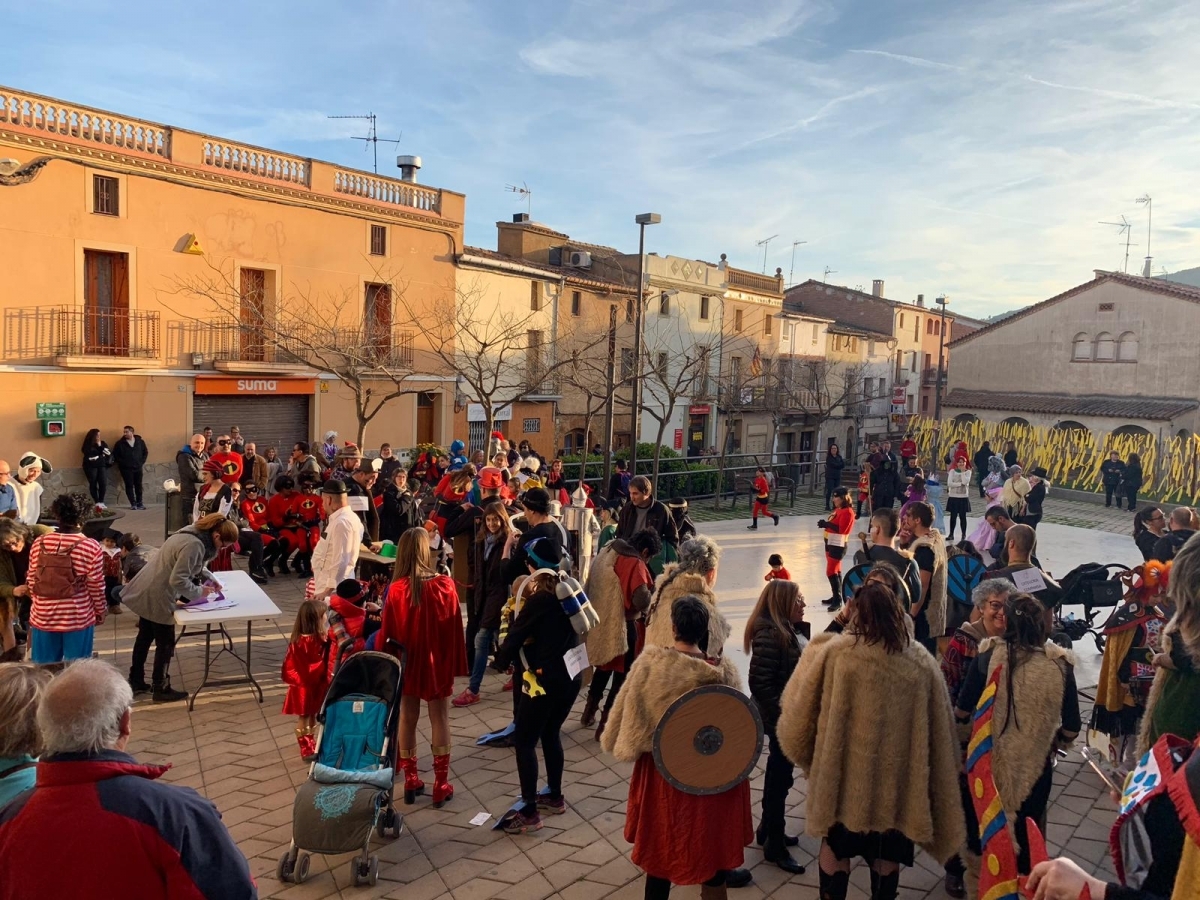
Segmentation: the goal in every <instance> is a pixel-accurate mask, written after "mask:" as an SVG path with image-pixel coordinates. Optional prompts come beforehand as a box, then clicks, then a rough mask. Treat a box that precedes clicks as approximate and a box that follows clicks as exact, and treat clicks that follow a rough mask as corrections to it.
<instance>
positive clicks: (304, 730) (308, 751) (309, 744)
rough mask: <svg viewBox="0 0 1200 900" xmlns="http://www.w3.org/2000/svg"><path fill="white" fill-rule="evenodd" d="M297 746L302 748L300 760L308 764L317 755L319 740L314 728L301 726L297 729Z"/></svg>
mask: <svg viewBox="0 0 1200 900" xmlns="http://www.w3.org/2000/svg"><path fill="white" fill-rule="evenodd" d="M296 744H297V745H298V746H299V747H300V758H301V759H302V760H304V761H305V762H308V761H309V760H310V759H312V758H313V757H314V756H316V755H317V739H316V737H315V736H314V735H313V730H312V728H310V727H308V726H306V725H301V726H300V727H299V728H297V729H296Z"/></svg>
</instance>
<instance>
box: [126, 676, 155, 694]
mask: <svg viewBox="0 0 1200 900" xmlns="http://www.w3.org/2000/svg"><path fill="white" fill-rule="evenodd" d="M129 687H130V689H131V690H132V691H133V695H134V696H135V697H136V696H137V695H138V694H148V693H150V690H151V689H150V685H148V684H146V682H144V681H134V680H133V679H132V678H130V679H129Z"/></svg>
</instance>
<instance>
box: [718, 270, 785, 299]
mask: <svg viewBox="0 0 1200 900" xmlns="http://www.w3.org/2000/svg"><path fill="white" fill-rule="evenodd" d="M725 283H726V285H728V286H729V287H730V288H732V289H734V290H737V289H739V288H740V289H741V290H744V291H749V292H751V293H754V294H769V295H771V296H773V297H782V296H783V276H782V275H778V276H777V275H760V274H758V273H757V272H747V271H746V270H745V269H735V268H733V267H732V266H731V267H729V268H728V269H726V270H725Z"/></svg>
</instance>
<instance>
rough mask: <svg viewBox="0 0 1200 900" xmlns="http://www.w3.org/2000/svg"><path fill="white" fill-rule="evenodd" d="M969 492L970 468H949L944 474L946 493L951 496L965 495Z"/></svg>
mask: <svg viewBox="0 0 1200 900" xmlns="http://www.w3.org/2000/svg"><path fill="white" fill-rule="evenodd" d="M970 492H971V470H970V469H964V470H963V471H961V472H960V471H958V469H951V470H950V474H949V475H947V476H946V493H947V494H948V495H949V496H951V497H966V496H969V495H970Z"/></svg>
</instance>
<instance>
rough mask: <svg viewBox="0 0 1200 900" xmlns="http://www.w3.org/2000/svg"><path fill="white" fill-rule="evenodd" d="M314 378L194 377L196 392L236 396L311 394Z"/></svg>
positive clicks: (313, 387)
mask: <svg viewBox="0 0 1200 900" xmlns="http://www.w3.org/2000/svg"><path fill="white" fill-rule="evenodd" d="M316 385H317V382H316V379H315V378H221V377H213V378H204V377H200V378H197V379H196V393H197V394H224V395H236V396H251V397H253V396H278V395H283V394H291V395H296V394H305V395H307V394H311V393H313V392H314V391H315V390H316Z"/></svg>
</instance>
